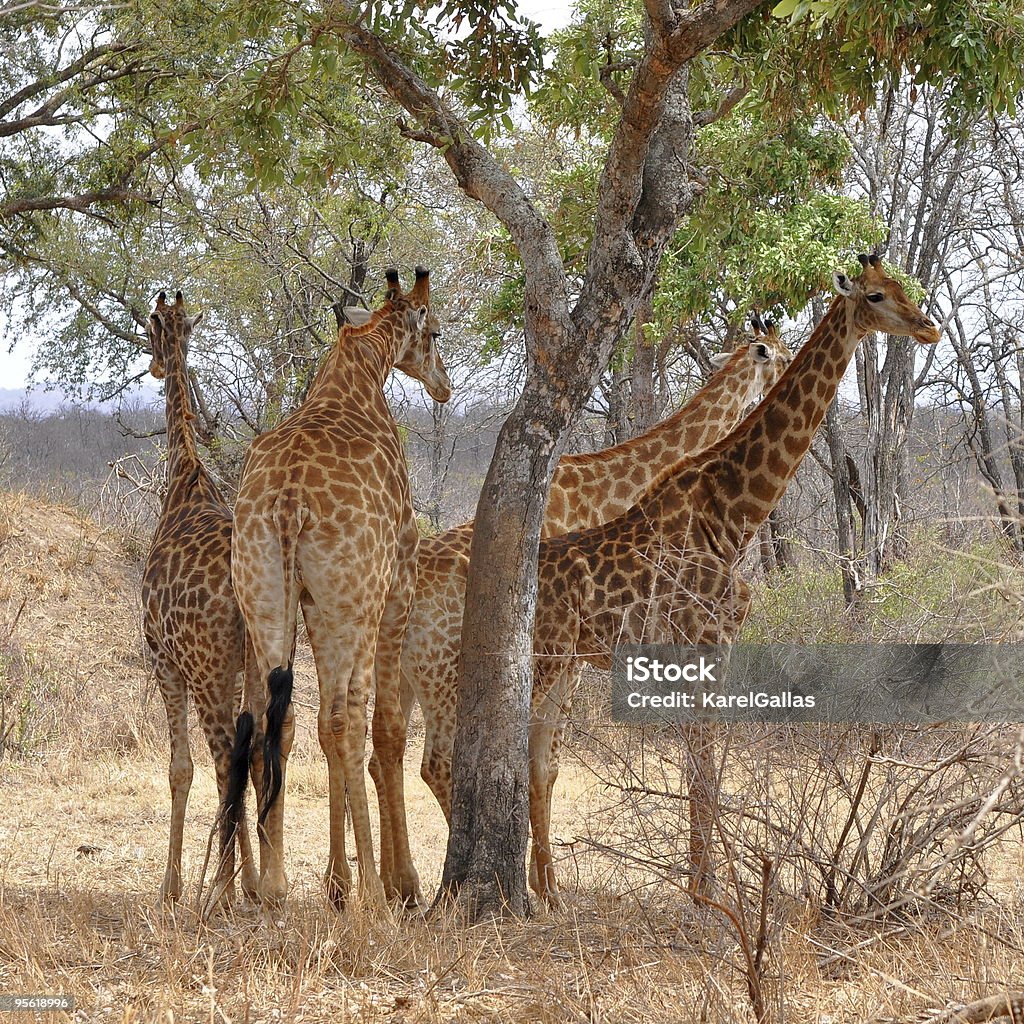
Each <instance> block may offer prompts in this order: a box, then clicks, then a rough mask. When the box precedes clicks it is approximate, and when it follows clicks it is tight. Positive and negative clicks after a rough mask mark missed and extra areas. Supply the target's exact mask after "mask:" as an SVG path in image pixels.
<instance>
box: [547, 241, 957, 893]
mask: <svg viewBox="0 0 1024 1024" xmlns="http://www.w3.org/2000/svg"><path fill="white" fill-rule="evenodd" d="M859 258H860V261H861V264H862V265H863V268H864V269H863V271H862V273H861V274H860V276H859V277H857V278H850V277H848V276H847V275H846V274H843V273H838V272H837V273H836V274H835V275H834V277H833V283H834V286H835V289H836V292H837V295H836V296H835V298H834V299H833V301H832V303H831V305H830V307H829V310H828V312H827V313H826V315H825V317H824V318H823V319H822V320H821V322H820V323H819V324H818V326H817V327H816V328H815V330H814V332H813V333H812V335H811V337H810V339H809V340H808V341H807V343H806V344H805V345H804V346H803V348H801V349H800V351H799V352H798V353H797V355H796V357H795V358H794V359H793V361H792V363H791V364H790V366H789V368H788V369H787V370H786V372H785V373H784V374H783V375H782V377H781V379H780V380H779V381H778V382H777V383H776V384H775V386H774V387H773V388H772V390H771V391H770V392H769V393H768V395H767V396H766V397H765V399H764V401H763V402H762V403H761V404H760V405H759V406H758V407H757V408H756V409H755V410H754V411H753V412H751V413H749V414H748V415H747V417H746V418H745V419H744V420H743V422H742V423H741V424H740V425H739V426H738V427H737V428H736V429H735V430H734V431H733V432H732V433H731V434H729V435H728V436H727V437H725V438H724V439H722V440H721V441H719V442H718V443H717V444H715V445H712V446H711V447H710V448H709V449H707V450H706V451H704V452H703V453H701V454H699V455H696V456H690V457H687V458H684V459H682V460H681V461H680V462H678V463H677V464H676V465H675V466H673V467H671V468H670V469H668V470H666V471H665V472H664V473H663V474H662V476H661V478H660V479H659V480H658V481H656V482H655V483H654V484H653V485H652V487H651V488H650V489H649V490H648V491H647V492H646V493H645V494H644V495H643V497H642V498H641V499H640V501H638V502H637V503H636V505H634V506H633V507H632V508H630V509H629V511H627V512H625V513H624V514H623V515H621V516H618V517H617V518H615V519H613V520H611V521H609V522H607V523H605V524H603V525H602V526H599V527H596V528H594V529H591V530H586V531H583V532H581V533H574V534H569V535H568V536H566V537H559V538H555V539H551V540H547V541H544V542H542V544H541V551H540V558H539V564H538V595H537V615H536V619H535V629H534V650H535V654H536V661H535V668H534V687H533V697H532V709H531V724H530V797H531V828H532V831H533V854H534V857H535V861H536V865H537V876H538V879H537V880H538V884H539V894H540V895H541V896H542V898H545V899H547V900H549V901H552V902H554V901H556V900H557V888H556V887H555V881H554V871H553V866H552V863H551V850H550V842H549V838H548V835H549V826H550V805H549V802H548V801H547V800H545V799H543V796H544V794H545V793H546V792H547V791H548V787H549V786H550V781H551V777H552V771H551V766H550V765H549V764H548V763H547V761H548V760H549V758H550V757H551V756H552V749H553V745H554V744H553V740H554V738H555V737H556V736H557V735H558V732H559V730H560V728H561V726H562V723H564V719H565V714H566V708H567V706H568V703H569V701H570V700H571V696H572V689H573V687H574V685H575V674H574V672H573V666H574V664H575V662H576V660H577V659H582V660H585V661H587V662H589V663H590V664H592V665H595V666H596V667H598V668H603V669H608V668H610V667H611V656H612V650H613V648H614V647H615V646H616V645H618V644H623V643H652V642H665V643H688V644H708V645H715V644H729V643H731V642H732V641H733V640H734V639H735V637H736V636H737V634H738V632H739V629H740V627H741V626H742V625H743V621H744V619H745V617H746V614H747V611H748V608H749V604H750V590H749V587H748V586H747V585H746V583H745V582H744V581H743V580H742V579H741V578H740V576H739V573H738V564H739V561H740V559H741V558H742V555H743V552H744V551H745V549H746V547H747V545H748V544H749V543H750V541H751V539H752V538H753V537H754V535H755V533H756V532H757V530H758V528H759V527H760V526H761V524H762V523H763V522H764V520H765V518H766V517H767V516H768V514H769V513H770V512H771V510H772V509H773V508H774V507H775V506H776V504H777V503H778V502H779V500H780V499H781V497H782V495H783V493H784V492H785V490H786V487H787V486H788V484H789V481H790V480H791V479H792V477H793V475H794V473H795V472H796V470H797V468H798V467H799V465H800V463H801V461H802V460H803V458H804V456H805V455H806V453H807V450H808V449H809V448H810V445H811V441H812V440H813V438H814V435H815V433H816V431H817V429H818V426H819V425H820V423H821V421H822V419H823V418H824V416H825V414H826V412H827V410H828V408H829V406H830V405H831V404H832V401H833V399H834V398H835V395H836V391H837V390H838V387H839V382H840V380H841V379H842V376H843V374H844V372H845V370H846V367H847V366H848V364H849V362H850V359H851V358H852V357H853V353H854V351H855V349H856V347H857V345H858V343H859V341H860V339H861V338H862V337H863V336H864V335H866V334H868V333H870V332H872V331H884V332H886V333H889V334H896V335H909V336H910V337H912V338H914V340H916V341H917V342H919V343H920V344H926V345H931V344H935V343H936V342H937V341H938V339H939V331H938V327H937V326H936V325H935V323H934V322H933V321H932V320H931V319H930V318H929V317H927V316H925V315H924V314H923V313H922V312H921V310H920V309H919V307H918V306H916V305H915V304H914V303H912V302H911V301H910V300H909V299H908V298H907V296H906V293H905V292H904V291H903V288H902V287H901V285H900V284H899V283H898V282H897V281H895V280H893V279H892V278H891V277H889V276H888V275H887V274H886V273H885V271H884V269H883V267H882V264H881V261H880V259H879V258H878V257H877V256H870V257H869V256H866V255H862V256H861V257H859ZM691 821H692V818H691ZM692 842H693V838H692V837H691V844H692ZM691 849H693V847H692V845H691Z"/></svg>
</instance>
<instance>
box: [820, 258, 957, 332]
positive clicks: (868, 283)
mask: <svg viewBox="0 0 1024 1024" xmlns="http://www.w3.org/2000/svg"><path fill="white" fill-rule="evenodd" d="M857 258H858V259H859V260H860V262H861V266H863V268H864V269H863V271H861V273H860V276H858V277H848V276H847V275H846V274H844V273H841V272H840V271H836V272H835V273H834V274H833V275H832V283H833V285H834V286H835V289H836V292H837V293H838V294H839V295H840V296H841V297H842V298H844V299H846V300H847V302H849V303H852V304H853V324H854V327H855V328H856V330H857V333H858V335H859V336H863V335H865V334H870V333H871V332H872V331H882V332H884V333H886V334H895V335H907V336H909V337H911V338H913V339H914V340H915V341H916V342H918V343H919V344H921V345H934V344H935V343H936V342H937V341H938V340H939V328H938V325H937V324H936V323H935V321H934V320H932V318H931V317H929V316H926V315H925V314H924V313H922V312H921V308H920V306H918V305H917V304H916V303H914V302H911V301H910V299H909V298H907V293H906V292H905V291H904V290H903V286H902V285H901V284H900V283H899V281H896V280H894V279H893V278H891V277H889V275H888V274H886V272H885V270H884V269H883V268H882V261H881V260H880V259H879V258H878V257H877V256H874V255H872V256H867V255H865V254H864V253H861V254H860V256H858V257H857Z"/></svg>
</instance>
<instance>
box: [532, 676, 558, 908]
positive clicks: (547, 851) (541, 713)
mask: <svg viewBox="0 0 1024 1024" xmlns="http://www.w3.org/2000/svg"><path fill="white" fill-rule="evenodd" d="M541 663H543V660H542V662H541ZM546 668H547V671H548V672H552V671H557V666H554V665H551V664H548V665H547V666H546ZM538 685H539V684H538V683H535V685H534V689H535V690H536V689H537V686H538ZM550 710H551V702H550V701H549V700H543V701H541V702H539V705H538V706H537V707H535V708H534V711H533V714H532V715H531V721H530V738H529V752H530V753H529V757H530V760H529V769H530V775H529V777H530V831H531V832H532V833H533V842H532V845H531V850H530V868H531V871H530V885H531V886H532V887H533V890H534V892H536V894H537V895H538V897H540V899H542V900H543V901H544V902H545V903H548V904H550V905H553V906H556V905H557V904H558V887H557V885H556V884H555V871H554V865H553V863H552V860H551V839H550V833H551V815H550V811H551V808H550V804H549V803H548V801H547V794H548V780H549V777H550V760H551V751H552V748H553V739H554V734H555V731H556V729H557V718H556V716H555V715H554V714H551V713H550ZM545 712H548V713H545Z"/></svg>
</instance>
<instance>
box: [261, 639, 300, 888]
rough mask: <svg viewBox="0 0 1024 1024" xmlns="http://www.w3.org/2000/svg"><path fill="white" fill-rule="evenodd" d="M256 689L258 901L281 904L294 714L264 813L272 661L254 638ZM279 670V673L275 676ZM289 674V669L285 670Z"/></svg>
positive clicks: (285, 722)
mask: <svg viewBox="0 0 1024 1024" xmlns="http://www.w3.org/2000/svg"><path fill="white" fill-rule="evenodd" d="M253 646H254V651H255V664H256V666H257V667H256V669H255V671H256V674H257V677H258V679H259V683H258V686H257V687H256V688H255V689H254V690H253V691H252V692H251V694H250V711H251V712H252V715H253V727H254V732H253V739H252V747H251V750H252V755H251V761H250V771H251V774H252V781H253V786H254V787H255V789H256V793H257V797H258V799H259V807H260V814H259V823H258V827H257V832H258V834H259V841H260V880H259V897H260V900H261V901H262V902H264V903H266V904H269V905H272V906H273V905H278V904H280V903H282V902H283V901H284V899H285V896H286V895H287V894H288V878H287V875H286V874H285V870H284V795H285V779H286V774H287V767H288V755H289V754H290V753H291V749H292V743H293V741H294V739H295V712H294V708H293V706H292V704H291V702H289V703H288V705H287V707H286V709H285V711H284V714H283V717H282V722H281V730H280V749H279V756H278V764H279V769H280V791H279V793H278V795H277V799H276V800H275V801H274V803H273V805H272V806H271V807H270V808H269V810H268V809H267V807H266V806H265V803H264V789H263V782H264V775H265V771H264V769H265V767H266V766H265V764H264V760H265V737H266V729H267V708H268V701H267V680H268V678H270V676H271V659H270V657H268V656H267V655H266V654H264V653H263V651H261V650H260V648H259V645H258V644H257V643H256V640H255V638H253ZM280 671H281V670H280V669H278V670H277V672H280ZM287 671H288V672H289V674H290V672H291V669H290V668H289V669H288V670H287Z"/></svg>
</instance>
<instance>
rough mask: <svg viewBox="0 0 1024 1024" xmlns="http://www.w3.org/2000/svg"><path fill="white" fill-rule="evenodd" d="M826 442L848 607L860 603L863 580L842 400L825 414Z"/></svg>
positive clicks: (839, 553)
mask: <svg viewBox="0 0 1024 1024" xmlns="http://www.w3.org/2000/svg"><path fill="white" fill-rule="evenodd" d="M825 441H826V443H827V444H828V451H829V455H831V456H832V497H833V499H834V500H835V508H836V548H837V550H836V554H837V555H838V556H839V571H840V574H841V575H842V580H843V601H844V602H845V603H846V607H847V608H853V607H855V606H856V604H857V598H858V597H859V595H860V579H859V577H858V575H857V568H856V564H855V562H854V557H853V551H854V548H853V498H852V495H851V490H850V466H849V463H850V459H849V455H848V453H847V450H846V436H845V432H844V430H843V418H842V412H841V411H840V408H839V402H838V400H837V401H835V402H833V403H832V404H831V405H830V406H829V408H828V412H827V413H826V414H825Z"/></svg>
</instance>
